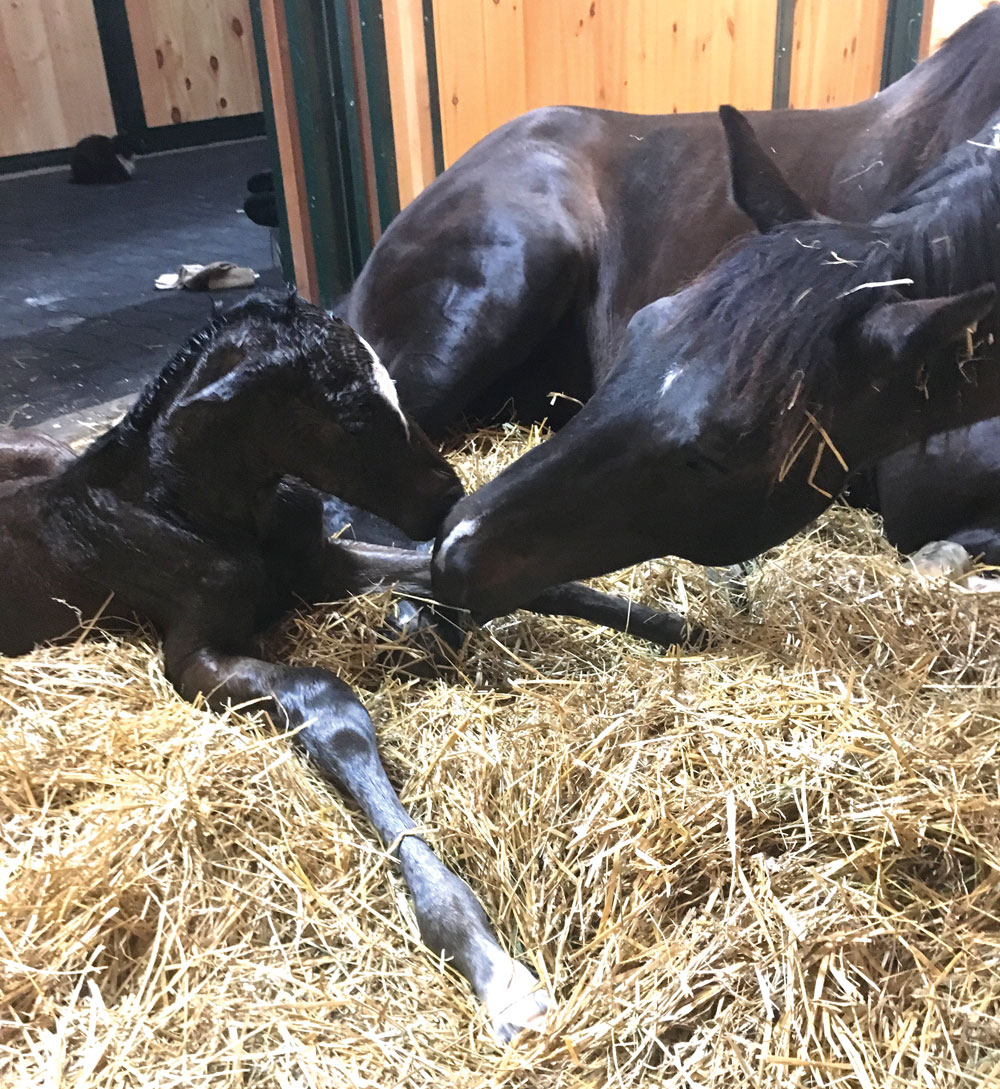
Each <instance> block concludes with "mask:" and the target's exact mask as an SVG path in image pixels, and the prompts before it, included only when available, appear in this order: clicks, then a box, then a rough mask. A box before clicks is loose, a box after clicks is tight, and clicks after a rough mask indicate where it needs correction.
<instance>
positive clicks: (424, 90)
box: [382, 0, 434, 208]
mask: <svg viewBox="0 0 1000 1089" xmlns="http://www.w3.org/2000/svg"><path fill="white" fill-rule="evenodd" d="M382 23H383V26H384V27H385V57H386V67H387V68H388V71H389V100H390V105H391V109H392V131H393V140H394V143H395V145H396V180H397V183H398V186H399V206H400V208H405V207H406V205H407V204H409V203H410V201H411V200H413V198H414V197H415V196H416V195H417V194H418V193H419V192H420V191H421V190H422V189H423V188H424V187H425V186H427V185H428V184H429V183H430V182H431V181H433V180H434V137H433V134H432V129H431V104H430V85H429V81H428V74H427V42H426V38H425V36H424V21H423V5H422V4H419V3H415V2H414V0H382Z"/></svg>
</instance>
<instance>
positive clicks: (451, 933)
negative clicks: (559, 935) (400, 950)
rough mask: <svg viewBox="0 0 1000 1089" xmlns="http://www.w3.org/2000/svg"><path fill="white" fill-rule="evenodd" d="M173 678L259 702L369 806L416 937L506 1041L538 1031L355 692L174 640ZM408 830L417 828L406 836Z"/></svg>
mask: <svg viewBox="0 0 1000 1089" xmlns="http://www.w3.org/2000/svg"><path fill="white" fill-rule="evenodd" d="M165 658H166V668H167V675H168V676H169V678H170V680H171V681H172V683H173V684H174V686H175V687H176V688H177V690H178V691H179V692H180V693H181V695H183V696H184V697H185V698H186V699H190V700H193V699H195V698H196V697H197V696H198V695H199V694H201V695H203V696H204V697H205V698H206V699H207V700H208V702H209V704H210V705H211V706H212V707H215V708H217V709H222V708H224V707H226V706H227V705H228V704H230V703H246V702H248V701H251V700H255V699H257V700H261V701H262V702H261V704H260V706H262V707H263V708H264V709H266V710H267V711H268V712H269V713H270V715H271V717H272V718H273V719H274V721H275V722H276V723H278V724H279V725H281V726H284V727H285V728H287V729H294V730H296V731H297V733H296V740H297V741H298V742H299V744H301V745H302V747H303V748H304V749H305V750H306V752H307V753H308V754H309V756H310V757H311V758H312V759H313V760H314V761H315V763H316V764H317V765H318V767H319V768H320V770H321V771H322V772H323V774H324V775H325V776H326V777H327V778H329V779H330V780H331V781H332V782H333V783H335V784H336V785H337V786H338V787H339V788H340V789H341V790H342V791H343V792H344V793H345V794H346V795H347V796H348V797H349V798H351V799H353V800H354V801H355V802H356V803H357V804H358V805H359V806H360V807H361V809H362V810H363V811H364V814H365V816H366V817H367V818H368V819H369V820H370V821H371V823H372V824H373V825H374V826H375V829H376V831H377V832H378V834H379V837H380V838H381V840H382V842H383V843H385V844H386V845H387V846H391V847H392V849H393V850H394V851H395V853H396V854H397V856H398V858H399V861H400V865H401V867H402V871H403V877H404V879H405V881H406V884H407V887H408V888H409V890H410V895H411V896H412V897H413V905H414V910H415V913H416V917H417V923H418V925H419V927H420V935H421V937H422V938H423V939H424V941H425V942H426V943H427V945H428V946H429V947H430V949H431V950H433V952H434V953H435V954H437V955H438V956H442V957H444V959H445V960H447V961H449V962H450V963H451V964H453V965H454V966H455V968H456V969H457V970H458V971H459V972H461V974H462V975H463V976H465V978H466V979H467V980H468V981H469V983H470V985H471V986H472V989H473V991H475V993H476V995H477V996H478V997H479V999H480V1001H481V1002H482V1003H483V1004H484V1005H485V1007H486V1011H487V1014H488V1016H489V1017H490V1020H491V1022H492V1025H493V1031H494V1033H495V1034H496V1036H497V1037H498V1038H499V1039H500V1040H501V1041H503V1042H506V1041H508V1040H510V1039H511V1038H512V1037H514V1036H515V1035H516V1034H517V1033H518V1032H520V1031H521V1030H522V1029H525V1028H541V1027H542V1025H543V1023H544V1019H545V1013H546V1010H547V1009H548V1005H549V999H548V996H547V995H546V993H545V992H544V991H543V990H542V989H541V987H540V985H539V983H538V981H537V980H536V979H535V977H534V976H533V975H532V974H531V972H529V971H528V969H527V968H525V967H524V965H522V964H519V963H517V961H514V960H512V959H511V958H510V957H508V956H507V954H506V953H504V951H503V950H502V949H501V948H500V945H499V943H498V942H497V939H496V937H495V935H494V933H493V931H492V929H491V927H490V925H489V922H488V921H487V918H486V914H485V912H484V911H483V909H482V907H481V906H480V904H479V901H478V900H477V899H476V897H475V895H474V894H473V892H472V890H471V889H470V888H469V886H468V885H467V884H466V883H465V882H464V881H462V880H461V879H460V878H459V877H457V876H456V875H455V874H453V873H452V872H451V871H450V870H449V869H447V867H446V866H445V865H444V864H443V863H442V862H441V861H440V860H439V859H438V858H437V857H436V856H435V854H434V852H433V851H432V850H431V849H430V847H429V846H428V845H427V844H426V843H425V842H424V841H423V840H422V839H421V838H420V837H419V836H418V835H416V834H412V833H413V830H414V829H415V827H416V825H415V822H414V821H413V819H412V818H411V817H410V815H409V814H408V813H407V812H406V810H405V809H404V808H403V806H402V804H401V802H400V801H399V798H398V797H397V796H396V792H395V790H394V789H393V787H392V784H391V783H390V782H389V780H388V778H387V777H386V774H385V769H384V768H383V767H382V762H381V760H380V759H379V755H378V749H377V745H376V740H375V731H374V728H373V727H372V723H371V719H370V718H369V717H368V713H367V712H366V711H365V709H364V707H362V706H361V704H360V703H359V701H358V699H357V698H356V697H355V695H354V693H353V692H351V690H350V689H349V688H348V687H347V685H345V684H344V683H343V682H342V681H340V680H338V679H337V678H336V677H334V676H333V675H332V674H331V673H328V672H327V671H326V670H323V669H311V668H301V667H292V666H282V665H272V664H270V663H267V662H262V661H259V660H257V659H254V658H250V657H244V656H237V655H229V654H218V653H215V652H214V651H211V650H209V649H207V648H201V649H198V650H194V651H182V650H179V649H178V648H177V647H175V646H173V645H172V644H171V641H170V640H169V639H168V640H167V644H166V649H165ZM408 833H411V834H408Z"/></svg>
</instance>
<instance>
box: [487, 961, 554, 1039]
mask: <svg viewBox="0 0 1000 1089" xmlns="http://www.w3.org/2000/svg"><path fill="white" fill-rule="evenodd" d="M550 1005H551V1000H550V998H549V996H548V994H547V992H546V991H545V988H544V987H543V986H542V985H541V983H539V982H538V980H537V979H535V977H534V975H532V973H531V972H530V971H529V970H528V969H527V968H525V966H524V965H523V964H518V963H517V961H514V962H512V970H511V974H510V976H509V978H508V979H507V980H506V981H504V982H499V981H498V983H497V984H496V985H494V986H491V987H490V990H489V993H488V994H487V996H486V1012H487V1013H488V1014H489V1017H490V1021H491V1023H492V1025H493V1035H494V1036H495V1037H496V1038H497V1039H498V1040H499V1041H500V1043H502V1044H509V1043H510V1041H511V1040H513V1039H514V1037H515V1036H519V1035H520V1034H521V1033H522V1032H527V1031H531V1032H543V1031H544V1030H545V1019H546V1016H547V1015H548V1012H549V1006H550Z"/></svg>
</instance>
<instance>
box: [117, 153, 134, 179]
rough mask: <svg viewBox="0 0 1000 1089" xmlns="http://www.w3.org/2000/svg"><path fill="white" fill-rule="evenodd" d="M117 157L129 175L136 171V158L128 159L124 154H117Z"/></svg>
mask: <svg viewBox="0 0 1000 1089" xmlns="http://www.w3.org/2000/svg"><path fill="white" fill-rule="evenodd" d="M115 158H116V159H117V160H118V161H119V162H120V163H121V164H122V167H123V168H124V170H125V173H126V174H128V175H129V177H131V176H132V175H133V174H134V173H135V159H126V158H125V156H124V155H116V156H115Z"/></svg>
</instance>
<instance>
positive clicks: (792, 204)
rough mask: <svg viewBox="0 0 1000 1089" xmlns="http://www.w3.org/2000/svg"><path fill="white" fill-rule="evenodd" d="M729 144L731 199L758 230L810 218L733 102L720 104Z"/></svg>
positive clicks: (800, 200) (799, 199) (809, 213)
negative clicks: (725, 104) (724, 104)
mask: <svg viewBox="0 0 1000 1089" xmlns="http://www.w3.org/2000/svg"><path fill="white" fill-rule="evenodd" d="M719 117H720V118H721V119H722V127H723V128H724V129H725V131H726V144H727V146H728V148H729V175H730V178H731V179H732V183H733V199H734V200H735V201H736V204H737V205H738V206H739V208H740V209H741V211H743V212H745V213H746V214H747V215H748V216H749V217H750V218H751V219H752V220H753V221H754V223H755V224H756V226H757V230H758V231H760V232H761V234H766V233H767V232H768V231H769V230H771V229H772V228H773V227H777V226H780V225H781V224H782V223H796V222H798V221H799V220H803V219H813V218H815V217H814V216H813V213H812V212H811V211H810V210H809V208H808V207H807V206H806V204H805V202H804V201H803V200H802V198H801V197H800V196H799V195H798V193H796V192H795V190H794V189H792V187H791V186H790V185H789V184H788V182H787V181H785V176H784V174H782V173H781V171H780V170H779V169H778V165H777V163H775V161H774V159H773V158H771V156H770V155H768V153H767V152H766V151H765V150H764V149H763V148H762V147H761V146H760V144H759V143H758V142H757V137H756V136H755V135H754V131H753V129H752V128H751V127H750V122H749V121H748V120H747V119H746V118H745V117H744V116H743V114H741V113H740V111H739V110H737V109H735V108H734V107H733V106H720V107H719Z"/></svg>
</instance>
